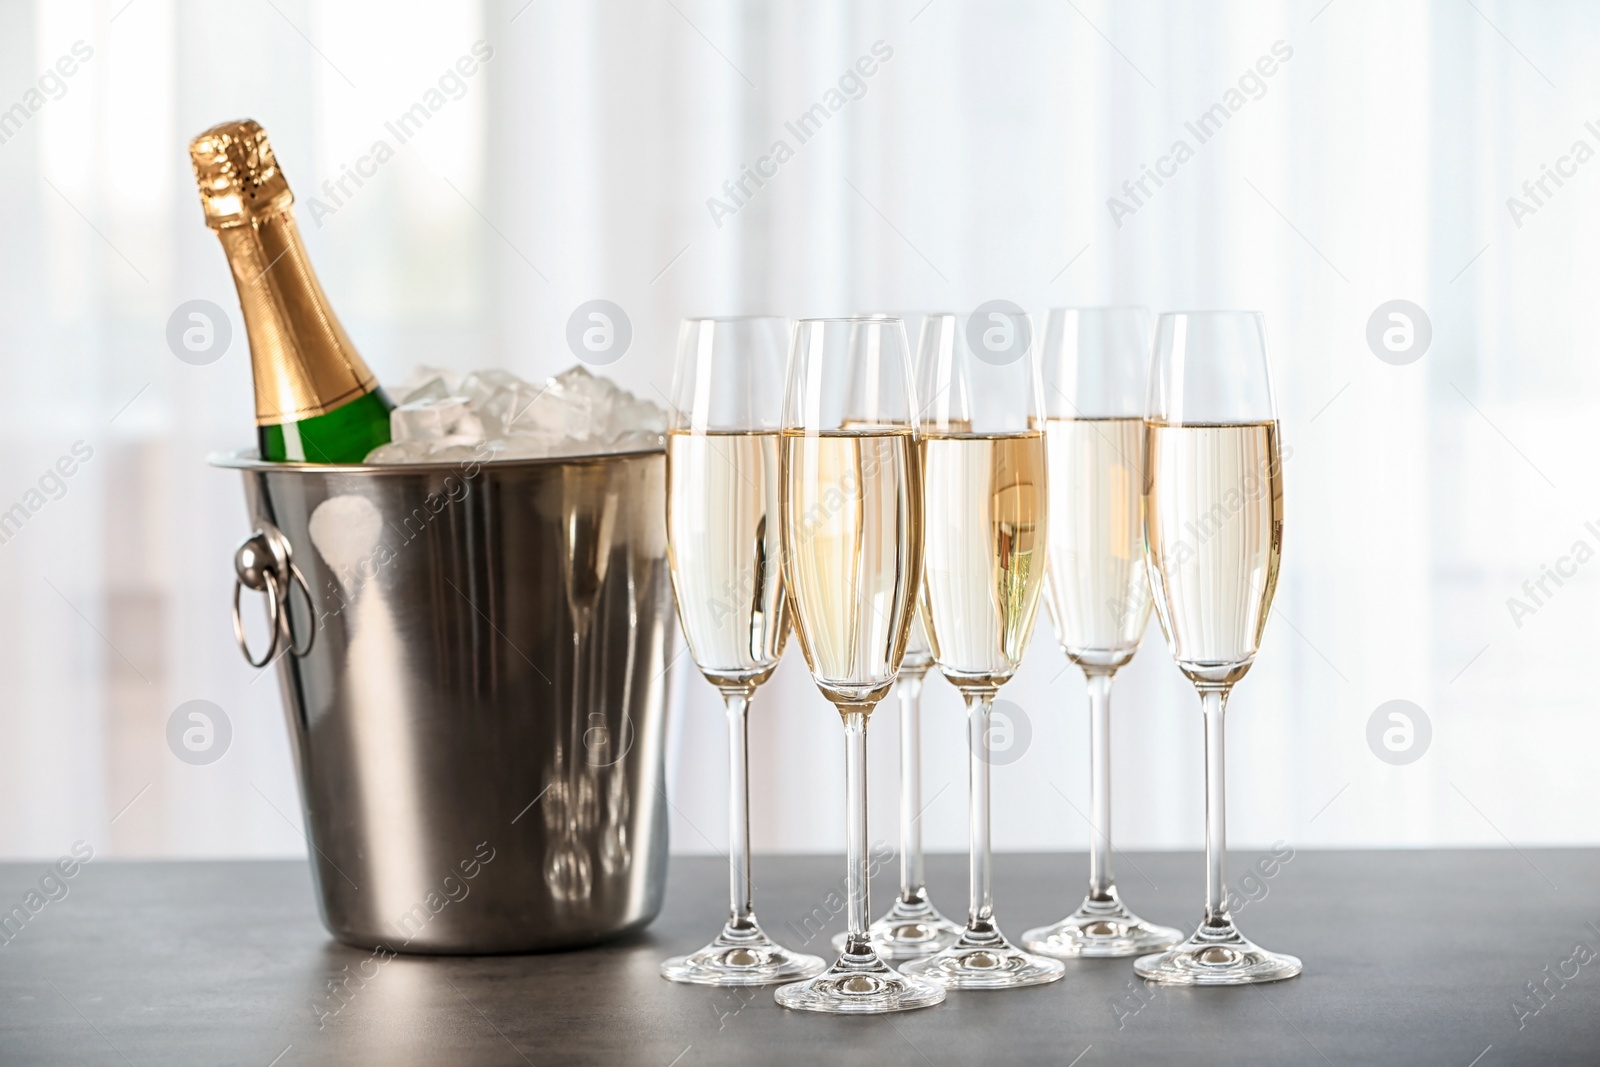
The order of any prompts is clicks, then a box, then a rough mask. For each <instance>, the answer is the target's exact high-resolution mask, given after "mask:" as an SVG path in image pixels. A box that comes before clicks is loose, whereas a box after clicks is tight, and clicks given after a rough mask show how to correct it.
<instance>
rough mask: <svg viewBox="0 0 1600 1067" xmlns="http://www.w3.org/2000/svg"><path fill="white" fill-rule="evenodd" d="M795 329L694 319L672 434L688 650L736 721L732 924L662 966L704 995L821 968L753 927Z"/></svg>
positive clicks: (676, 540)
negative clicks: (756, 700) (760, 708)
mask: <svg viewBox="0 0 1600 1067" xmlns="http://www.w3.org/2000/svg"><path fill="white" fill-rule="evenodd" d="M785 327H786V324H785V321H784V320H783V319H781V318H770V317H755V318H739V319H687V320H685V321H684V323H683V325H682V327H681V329H680V330H679V333H678V364H677V373H676V376H675V381H674V384H673V390H672V404H673V414H672V427H671V429H670V430H669V431H668V433H667V555H668V560H669V562H670V564H671V569H672V587H673V590H674V592H675V593H676V594H677V601H678V618H679V619H680V620H681V621H682V623H683V634H684V639H685V640H686V641H688V644H689V652H690V654H691V655H693V656H694V661H695V663H696V665H698V666H699V668H700V671H701V673H702V674H704V675H705V677H706V680H707V681H708V682H710V683H711V684H712V685H714V686H716V687H717V689H718V690H719V691H721V693H722V699H723V703H724V704H725V705H726V708H727V715H728V762H729V773H728V875H729V896H730V898H731V903H730V905H729V916H728V922H727V923H726V925H724V926H723V928H722V932H721V933H720V934H718V935H717V937H716V938H715V939H714V940H713V941H712V942H711V943H710V944H709V945H707V946H706V947H704V948H702V949H700V950H699V951H698V952H694V953H691V954H690V955H688V956H677V957H674V958H672V959H669V960H667V961H666V962H664V963H663V964H662V965H661V975H662V977H664V978H669V979H671V980H672V981H674V982H693V983H696V984H698V985H717V986H748V985H766V984H768V983H771V982H781V981H787V980H790V979H794V978H804V977H807V976H808V975H813V974H817V973H818V972H820V971H821V970H822V969H823V967H824V966H825V965H824V963H823V961H822V960H821V959H819V958H817V957H816V956H808V955H804V954H801V953H797V952H791V951H789V950H788V949H786V948H783V947H781V946H780V945H777V944H775V943H774V942H773V941H772V940H771V939H770V938H768V937H767V935H766V934H765V933H764V932H763V931H762V929H761V927H760V925H759V924H758V923H757V922H756V914H755V903H754V900H753V883H752V881H751V878H750V788H749V773H748V763H749V742H748V732H747V729H746V717H747V712H748V710H749V707H750V697H751V694H753V693H754V692H755V689H756V687H757V686H759V685H760V684H761V683H762V682H764V681H766V680H767V678H768V677H769V676H770V675H771V674H772V671H773V668H775V667H776V666H777V665H778V660H779V659H780V658H781V657H782V655H783V643H784V638H785V636H786V635H787V634H788V631H789V616H788V598H787V596H786V593H785V590H784V584H783V574H782V567H781V566H780V563H779V559H780V556H779V553H780V541H779V535H778V496H779V493H778V451H779V450H778V431H779V426H780V419H781V416H782V405H783V395H782V393H781V391H780V386H779V383H780V382H782V381H783V365H784V359H785V340H786V338H785Z"/></svg>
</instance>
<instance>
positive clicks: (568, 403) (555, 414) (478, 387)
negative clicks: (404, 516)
mask: <svg viewBox="0 0 1600 1067" xmlns="http://www.w3.org/2000/svg"><path fill="white" fill-rule="evenodd" d="M399 393H400V405H399V406H398V407H396V408H395V409H394V411H393V412H391V413H390V416H389V428H390V433H391V434H392V436H393V440H391V441H390V443H389V444H386V445H380V446H379V447H378V448H375V449H373V450H372V452H371V454H369V455H368V456H367V462H368V463H434V462H440V461H450V460H462V459H486V460H495V459H536V458H543V457H546V456H574V455H594V454H596V453H605V452H637V451H641V450H645V449H652V448H659V447H661V435H662V434H664V433H666V431H667V413H666V412H665V411H663V410H662V409H661V408H659V407H657V406H656V405H655V404H652V403H650V402H649V401H648V400H640V399H639V398H638V397H636V396H634V395H633V394H632V393H630V392H628V391H627V390H626V389H622V388H620V387H618V386H617V385H616V384H615V383H613V382H611V381H609V380H607V379H605V378H601V377H597V376H596V375H593V374H590V373H589V372H588V371H587V370H585V369H584V368H583V367H573V368H572V369H571V370H567V371H563V372H562V373H560V374H558V375H556V376H555V377H554V378H549V379H546V380H545V382H544V383H543V384H542V385H536V384H533V383H531V382H525V381H523V380H522V379H521V378H518V377H517V376H516V375H515V374H512V373H511V372H510V371H505V370H481V371H474V372H472V373H471V374H468V375H465V376H462V375H460V374H457V373H456V372H455V371H451V370H443V369H441V368H437V367H419V368H418V369H417V370H416V371H415V372H414V373H413V374H412V375H411V377H410V378H409V379H407V380H406V382H405V384H403V385H402V386H401V387H400V390H399Z"/></svg>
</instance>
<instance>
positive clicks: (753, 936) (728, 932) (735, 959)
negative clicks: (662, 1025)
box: [661, 924, 827, 986]
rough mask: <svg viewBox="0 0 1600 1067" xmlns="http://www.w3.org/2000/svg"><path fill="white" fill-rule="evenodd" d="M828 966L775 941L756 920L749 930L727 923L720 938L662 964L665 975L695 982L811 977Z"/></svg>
mask: <svg viewBox="0 0 1600 1067" xmlns="http://www.w3.org/2000/svg"><path fill="white" fill-rule="evenodd" d="M826 966H827V964H826V963H824V962H823V961H822V960H820V959H818V958H817V957H816V956H807V955H805V954H803V953H800V952H790V951H789V950H788V949H786V948H784V947H783V946H782V945H777V944H774V943H773V942H772V941H771V940H770V939H769V938H768V937H767V935H766V934H764V933H762V932H761V928H760V927H759V926H755V925H753V924H752V925H751V926H750V928H749V929H746V930H733V929H730V928H729V927H726V926H725V927H723V928H722V933H721V934H719V935H718V936H717V939H716V940H715V941H713V942H711V944H709V945H707V946H706V947H705V948H703V949H701V950H700V951H699V952H693V953H690V954H689V955H687V956H674V957H672V959H670V960H666V961H665V962H663V963H662V964H661V977H663V978H666V979H668V980H669V981H673V982H690V983H693V984H694V985H720V986H743V985H771V984H772V983H773V982H789V981H793V980H794V979H796V978H809V977H811V976H812V975H814V974H820V973H821V972H822V970H823V968H824V967H826Z"/></svg>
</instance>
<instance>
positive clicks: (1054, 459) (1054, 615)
mask: <svg viewBox="0 0 1600 1067" xmlns="http://www.w3.org/2000/svg"><path fill="white" fill-rule="evenodd" d="M1149 363H1150V316H1149V314H1148V313H1147V312H1146V311H1145V309H1144V308H1081V309H1080V308H1056V309H1053V310H1051V312H1050V313H1049V315H1048V316H1047V317H1046V319H1045V332H1044V392H1045V410H1046V413H1047V415H1048V418H1047V419H1046V422H1045V436H1046V439H1047V443H1048V450H1049V466H1050V489H1051V492H1050V507H1051V514H1050V569H1049V577H1048V582H1047V584H1046V587H1045V588H1046V594H1045V596H1046V599H1045V604H1046V606H1047V607H1048V608H1049V610H1050V617H1051V619H1052V621H1053V622H1054V623H1055V629H1056V639H1057V641H1059V642H1060V644H1061V649H1062V651H1063V652H1065V653H1066V654H1067V658H1068V659H1070V660H1072V662H1074V663H1076V664H1077V665H1078V667H1079V668H1081V669H1082V671H1083V673H1084V676H1085V678H1086V680H1087V682H1088V689H1089V796H1090V805H1089V806H1090V812H1091V815H1090V832H1091V835H1092V836H1091V839H1090V842H1089V892H1088V894H1087V895H1086V896H1085V897H1084V898H1083V903H1082V904H1080V905H1079V906H1078V909H1077V910H1076V911H1074V912H1073V913H1072V914H1071V915H1068V916H1067V917H1066V918H1065V919H1062V920H1061V921H1060V922H1058V923H1055V924H1053V925H1051V926H1045V927H1040V928H1038V929H1035V930H1029V931H1028V932H1027V933H1025V934H1023V935H1022V943H1023V944H1024V945H1026V946H1027V947H1028V948H1030V949H1032V950H1033V951H1034V952H1042V953H1044V954H1045V955H1047V956H1060V957H1075V956H1095V957H1107V956H1138V955H1142V954H1144V953H1147V952H1150V951H1153V950H1155V949H1162V948H1166V947H1167V946H1168V945H1171V944H1174V943H1176V942H1177V941H1178V940H1179V939H1180V938H1181V937H1182V936H1183V935H1182V934H1180V933H1179V932H1178V931H1177V930H1174V929H1172V928H1171V927H1167V926H1154V925H1152V924H1150V923H1147V922H1145V921H1144V920H1143V919H1140V918H1139V917H1138V916H1137V915H1135V914H1133V912H1131V911H1129V910H1128V908H1127V906H1126V905H1124V904H1123V903H1122V900H1121V898H1120V897H1119V896H1118V894H1117V887H1116V884H1115V882H1114V881H1113V879H1112V874H1111V680H1112V678H1113V677H1114V676H1115V675H1116V672H1117V670H1118V668H1120V667H1122V666H1123V665H1125V664H1126V663H1127V662H1128V661H1129V660H1131V659H1133V656H1134V654H1135V653H1136V652H1138V651H1139V642H1140V641H1141V640H1143V638H1144V631H1145V626H1146V625H1147V624H1148V623H1149V621H1150V586H1149V583H1148V581H1147V580H1146V575H1145V563H1144V504H1143V499H1142V494H1143V491H1144V467H1145V442H1144V434H1145V429H1144V400H1145V398H1144V391H1145V389H1144V387H1145V378H1146V375H1147V373H1148V371H1149Z"/></svg>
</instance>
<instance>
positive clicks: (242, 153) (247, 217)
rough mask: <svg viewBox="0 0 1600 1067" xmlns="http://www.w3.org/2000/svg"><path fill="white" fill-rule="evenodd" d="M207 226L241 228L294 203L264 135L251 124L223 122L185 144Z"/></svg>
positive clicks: (249, 121)
mask: <svg viewBox="0 0 1600 1067" xmlns="http://www.w3.org/2000/svg"><path fill="white" fill-rule="evenodd" d="M189 161H190V162H191V163H192V164H194V180H195V183H196V184H198V185H199V186H200V204H201V206H202V207H203V208H204V209H205V214H206V225H207V226H210V227H211V228H212V229H213V230H221V229H225V228H227V227H229V226H241V225H243V224H244V223H247V222H251V221H253V220H255V219H258V218H261V217H262V216H265V215H272V214H276V213H278V212H281V211H283V210H284V209H286V208H287V207H289V205H290V204H293V203H294V194H293V193H291V192H290V191H289V183H288V182H287V181H285V180H284V177H283V172H282V171H280V170H279V169H278V160H277V158H276V157H275V156H274V155H273V154H272V143H271V142H270V141H268V140H267V131H266V130H263V129H262V128H261V124H260V123H259V122H257V121H256V120H255V119H240V120H238V121H235V122H224V123H222V124H220V125H218V126H213V127H211V129H209V130H207V131H206V132H205V133H202V134H201V135H200V136H198V137H196V138H195V139H194V140H192V141H190V142H189Z"/></svg>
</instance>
